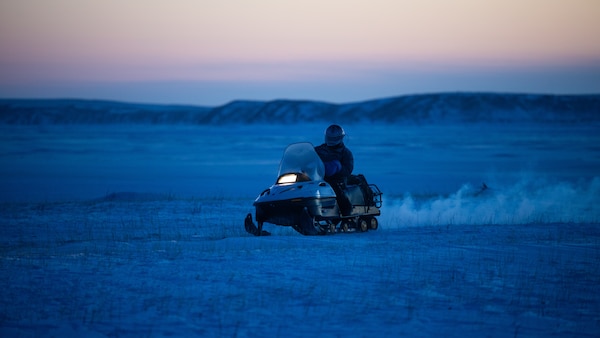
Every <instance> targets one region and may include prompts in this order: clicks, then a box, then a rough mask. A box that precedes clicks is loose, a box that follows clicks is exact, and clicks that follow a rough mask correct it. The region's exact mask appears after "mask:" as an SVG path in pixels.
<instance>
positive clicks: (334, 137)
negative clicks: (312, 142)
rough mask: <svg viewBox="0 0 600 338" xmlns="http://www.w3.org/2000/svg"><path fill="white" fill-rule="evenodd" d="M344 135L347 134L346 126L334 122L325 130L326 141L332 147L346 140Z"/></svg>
mask: <svg viewBox="0 0 600 338" xmlns="http://www.w3.org/2000/svg"><path fill="white" fill-rule="evenodd" d="M344 136H346V132H345V131H344V128H342V127H340V126H338V125H337V124H332V125H330V126H329V127H327V129H326V130H325V143H326V144H327V145H328V146H330V147H333V146H337V145H338V144H340V143H342V141H344Z"/></svg>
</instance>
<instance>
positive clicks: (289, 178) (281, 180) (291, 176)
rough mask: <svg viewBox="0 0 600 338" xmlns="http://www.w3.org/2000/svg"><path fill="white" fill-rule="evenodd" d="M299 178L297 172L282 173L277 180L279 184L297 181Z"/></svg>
mask: <svg viewBox="0 0 600 338" xmlns="http://www.w3.org/2000/svg"><path fill="white" fill-rule="evenodd" d="M297 178H298V175H296V174H285V175H281V177H279V179H278V180H277V184H290V183H296V179H297Z"/></svg>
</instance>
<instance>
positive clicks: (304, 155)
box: [277, 142, 325, 184]
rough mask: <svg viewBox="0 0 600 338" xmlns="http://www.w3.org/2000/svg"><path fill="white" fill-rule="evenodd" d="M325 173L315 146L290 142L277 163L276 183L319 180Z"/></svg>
mask: <svg viewBox="0 0 600 338" xmlns="http://www.w3.org/2000/svg"><path fill="white" fill-rule="evenodd" d="M324 175H325V166H324V165H323V161H321V158H320V157H319V155H317V152H316V151H315V147H314V146H313V145H312V144H310V143H308V142H303V143H294V144H290V145H289V146H288V147H287V148H286V149H285V152H284V153H283V158H282V159H281V163H280V164H279V174H278V179H277V183H278V184H286V183H295V182H302V181H321V180H323V177H324Z"/></svg>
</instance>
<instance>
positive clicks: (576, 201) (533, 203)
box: [380, 177, 600, 228]
mask: <svg viewBox="0 0 600 338" xmlns="http://www.w3.org/2000/svg"><path fill="white" fill-rule="evenodd" d="M380 221H381V222H382V227H383V228H397V227H403V226H419V225H451V224H530V223H570V222H575V223H598V222H600V177H596V178H594V179H592V180H591V181H588V182H579V183H573V182H550V181H548V180H547V179H541V178H538V179H533V178H524V179H521V180H520V181H518V182H516V183H514V184H511V185H507V186H501V185H492V184H489V188H484V189H481V188H476V187H473V186H472V185H469V184H467V185H464V186H462V187H461V188H460V189H459V190H458V191H457V192H456V193H453V194H451V195H448V196H436V197H423V196H411V195H409V194H407V195H405V196H404V197H402V198H397V199H393V198H392V199H390V198H388V199H387V200H386V199H384V206H383V208H382V215H381V217H380Z"/></svg>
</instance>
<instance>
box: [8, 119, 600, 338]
mask: <svg viewBox="0 0 600 338" xmlns="http://www.w3.org/2000/svg"><path fill="white" fill-rule="evenodd" d="M327 124H328V123H322V124H316V123H315V124H292V125H225V126H216V125H206V126H185V125H151V126H149V125H87V126H84V125H39V126H31V125H29V126H22V125H2V126H0V129H1V130H0V336H2V337H38V336H60V337H70V336H72V337H81V336H89V337H106V336H113V337H139V336H144V337H148V336H150V337H160V336H206V337H245V336H253V337H254V336H256V337H263V336H274V337H283V336H285V337H288V336H289V337H306V336H324V337H341V336H351V337H366V336H368V337H373V336H424V337H439V336H445V337H482V336H485V337H531V336H536V337H549V336H560V337H597V336H598V335H599V333H600V208H599V207H598V204H599V202H600V201H599V196H600V178H599V177H600V175H599V173H600V170H599V169H600V147H598V145H599V144H600V133H598V126H596V125H590V124H569V125H562V126H561V125H547V124H544V125H538V124H529V123H524V124H508V125H497V124H485V123H480V124H476V125H472V124H470V125H464V124H459V123H455V124H448V125H421V126H418V125H410V126H407V125H400V124H395V125H386V124H383V123H375V124H354V125H345V126H344V127H345V128H346V131H347V133H348V138H347V144H348V146H349V147H350V148H351V149H352V151H353V152H354V155H355V160H356V169H355V172H356V173H363V174H365V175H366V177H367V179H368V180H369V181H370V182H371V183H375V184H377V185H378V186H379V187H380V188H381V190H382V191H383V192H384V196H383V198H384V205H383V207H382V216H381V217H380V229H379V230H377V231H370V232H367V233H363V234H338V235H332V236H319V237H303V236H301V235H299V234H297V233H296V232H294V231H293V230H291V229H289V228H285V227H275V226H272V225H267V230H269V231H271V232H272V233H273V236H270V237H261V238H257V237H252V236H250V235H248V234H247V233H245V232H244V230H243V219H244V216H245V215H246V214H247V213H248V212H252V211H253V207H252V201H253V200H254V198H255V197H256V195H258V193H260V191H262V190H263V189H264V188H266V187H268V186H269V185H271V184H272V183H273V181H274V180H275V178H276V177H275V176H276V172H277V167H278V164H279V159H280V157H281V155H282V152H283V150H284V149H285V146H286V145H287V144H289V143H292V142H299V141H310V142H313V143H315V144H317V143H320V142H321V140H322V133H323V130H324V129H325V127H326V126H327ZM483 182H485V183H486V184H487V185H488V186H489V189H487V190H485V191H483V192H482V193H479V187H480V185H481V184H482V183H483Z"/></svg>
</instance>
